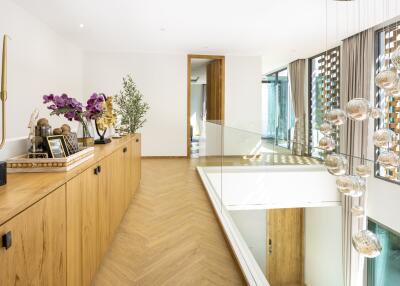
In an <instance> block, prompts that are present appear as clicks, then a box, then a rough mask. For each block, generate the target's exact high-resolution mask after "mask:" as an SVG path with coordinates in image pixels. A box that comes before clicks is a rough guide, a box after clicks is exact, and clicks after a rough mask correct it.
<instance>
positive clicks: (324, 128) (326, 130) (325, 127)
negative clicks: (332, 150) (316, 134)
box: [319, 122, 333, 135]
mask: <svg viewBox="0 0 400 286" xmlns="http://www.w3.org/2000/svg"><path fill="white" fill-rule="evenodd" d="M319 131H320V132H321V133H322V134H324V135H330V134H331V133H332V131H333V129H332V125H331V124H330V123H328V122H323V123H321V125H320V127H319Z"/></svg>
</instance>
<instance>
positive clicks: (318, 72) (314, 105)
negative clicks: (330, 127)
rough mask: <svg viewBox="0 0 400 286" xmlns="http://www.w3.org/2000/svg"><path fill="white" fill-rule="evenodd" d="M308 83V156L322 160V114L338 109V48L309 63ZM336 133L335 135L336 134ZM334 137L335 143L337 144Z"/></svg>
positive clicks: (312, 59)
mask: <svg viewBox="0 0 400 286" xmlns="http://www.w3.org/2000/svg"><path fill="white" fill-rule="evenodd" d="M309 71H310V74H309V82H310V103H309V106H310V109H309V115H310V117H309V136H310V137H309V138H310V140H309V142H310V150H309V152H310V154H311V156H313V157H316V158H322V157H323V154H324V151H323V150H320V149H318V148H316V147H318V143H319V140H320V139H321V138H322V137H323V135H322V133H321V132H320V131H319V128H320V125H321V123H322V122H323V121H324V114H325V113H326V112H327V111H329V110H332V109H335V108H339V104H340V103H339V88H340V87H339V81H340V74H339V72H340V48H339V47H337V48H334V49H332V50H329V51H327V52H324V53H322V54H320V55H317V56H315V57H313V58H311V59H310V61H309ZM337 133H338V132H336V133H335V134H337ZM338 139H339V137H338V135H336V138H335V140H336V142H337V144H338V143H339V142H338Z"/></svg>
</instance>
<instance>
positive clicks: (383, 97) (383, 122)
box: [375, 24, 400, 183]
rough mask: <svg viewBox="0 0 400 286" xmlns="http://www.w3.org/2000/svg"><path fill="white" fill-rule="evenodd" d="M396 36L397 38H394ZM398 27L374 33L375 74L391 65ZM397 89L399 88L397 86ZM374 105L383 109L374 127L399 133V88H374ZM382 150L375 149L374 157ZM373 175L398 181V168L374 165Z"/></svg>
mask: <svg viewBox="0 0 400 286" xmlns="http://www.w3.org/2000/svg"><path fill="white" fill-rule="evenodd" d="M396 38H397V39H396ZM399 39H400V28H399V26H398V24H394V25H392V26H390V27H386V28H385V29H383V30H380V31H378V32H377V34H376V49H375V50H376V52H377V54H376V74H378V73H379V72H380V71H381V70H382V69H384V68H390V67H391V66H392V64H391V61H390V55H391V53H393V51H394V50H395V49H396V48H397V47H398V46H399V44H400V41H399ZM397 89H399V88H397ZM376 105H377V106H378V107H381V108H382V109H383V110H384V117H383V118H382V119H380V120H377V121H376V124H375V129H380V128H389V129H391V130H393V131H394V132H395V133H396V134H397V136H398V137H399V134H400V90H397V91H396V90H386V91H385V90H383V89H379V88H377V89H376ZM381 151H382V150H379V149H378V148H377V149H376V152H375V154H376V158H377V156H378V155H379V153H380V152H381ZM392 151H394V152H396V153H397V154H398V155H399V154H400V147H399V146H396V147H394V148H393V149H392ZM376 158H375V159H376ZM375 176H376V177H378V178H383V179H385V180H388V181H391V182H395V183H400V173H399V168H395V169H388V168H384V167H382V166H380V165H379V164H378V163H376V165H375Z"/></svg>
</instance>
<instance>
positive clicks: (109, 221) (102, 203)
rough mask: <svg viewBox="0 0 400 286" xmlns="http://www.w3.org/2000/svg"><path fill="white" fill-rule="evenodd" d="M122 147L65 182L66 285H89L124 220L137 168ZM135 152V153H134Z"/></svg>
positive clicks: (128, 146)
mask: <svg viewBox="0 0 400 286" xmlns="http://www.w3.org/2000/svg"><path fill="white" fill-rule="evenodd" d="M133 150H134V148H133V146H132V145H131V144H126V145H123V146H122V148H120V149H118V150H116V151H115V152H113V153H112V154H111V155H109V156H108V157H106V158H105V159H103V160H101V161H100V162H98V164H96V165H94V166H93V167H92V168H90V169H88V170H86V171H85V172H84V173H82V174H80V175H78V176H77V177H75V178H74V179H72V180H70V181H69V182H67V196H66V197H67V284H68V285H71V286H79V285H85V286H86V285H90V284H91V282H92V280H93V278H94V275H95V273H96V271H97V269H98V267H99V265H100V263H101V260H102V258H103V256H104V255H105V253H106V252H107V249H108V247H109V245H110V243H111V241H112V238H113V236H114V234H115V232H116V230H117V228H118V225H119V224H120V222H121V220H122V217H123V216H124V214H125V212H126V210H127V207H128V205H129V202H130V200H131V199H132V195H133V192H132V189H133V188H137V187H138V184H139V183H138V182H136V181H135V180H139V178H138V177H137V175H136V177H135V175H134V173H133V169H134V168H135V166H136V168H137V167H138V166H140V164H138V163H137V162H135V160H140V156H137V155H136V156H134V155H132V153H133V152H134V151H133ZM136 152H137V151H136Z"/></svg>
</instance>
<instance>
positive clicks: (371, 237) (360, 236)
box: [352, 230, 382, 258]
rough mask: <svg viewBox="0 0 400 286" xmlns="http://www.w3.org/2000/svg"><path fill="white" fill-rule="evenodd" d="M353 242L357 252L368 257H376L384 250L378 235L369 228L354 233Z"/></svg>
mask: <svg viewBox="0 0 400 286" xmlns="http://www.w3.org/2000/svg"><path fill="white" fill-rule="evenodd" d="M352 243H353V246H354V248H355V249H356V250H357V252H359V253H360V254H362V255H364V256H365V257H368V258H375V257H377V256H379V255H380V254H381V252H382V246H381V243H380V242H379V239H378V237H377V236H376V235H375V234H374V233H373V232H371V231H369V230H362V231H360V232H358V233H356V234H355V235H353V238H352Z"/></svg>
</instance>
